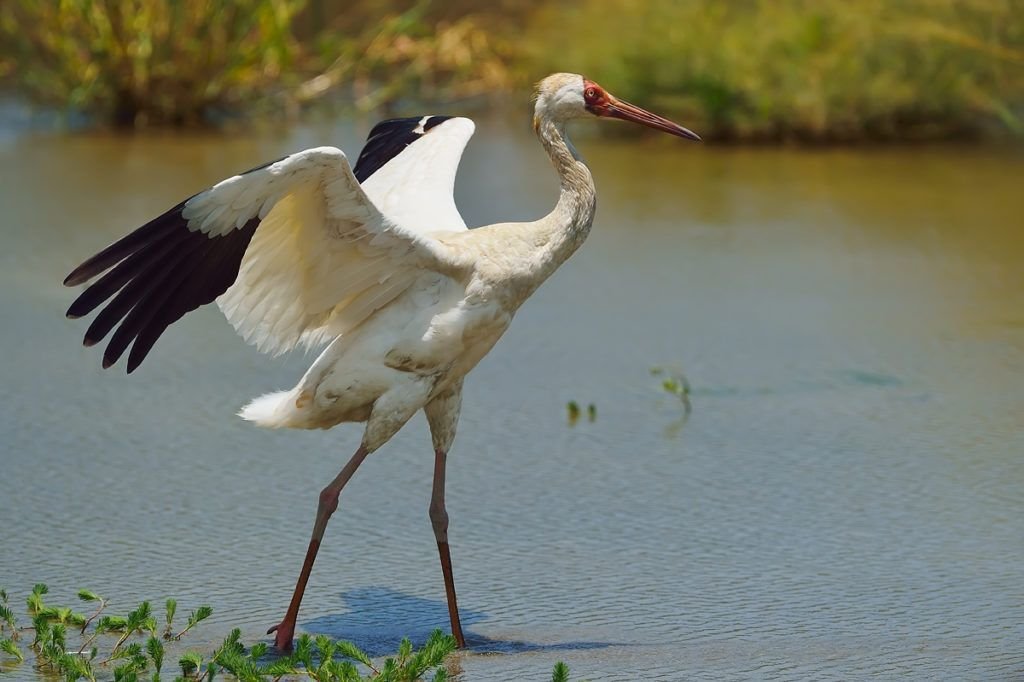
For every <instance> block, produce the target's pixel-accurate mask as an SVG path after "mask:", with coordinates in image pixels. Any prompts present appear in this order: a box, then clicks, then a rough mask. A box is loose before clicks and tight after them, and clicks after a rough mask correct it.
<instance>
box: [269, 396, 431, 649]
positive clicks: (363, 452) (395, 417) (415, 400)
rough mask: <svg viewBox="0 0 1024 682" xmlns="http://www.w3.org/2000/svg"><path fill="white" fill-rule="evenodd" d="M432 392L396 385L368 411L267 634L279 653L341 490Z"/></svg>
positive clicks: (288, 644)
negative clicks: (276, 620) (288, 595)
mask: <svg viewBox="0 0 1024 682" xmlns="http://www.w3.org/2000/svg"><path fill="white" fill-rule="evenodd" d="M432 388H433V381H432V380H430V379H426V378H418V379H414V380H410V381H408V382H404V383H401V384H397V385H395V386H393V387H392V389H391V390H389V391H388V392H387V393H385V394H384V395H382V396H380V397H379V398H377V400H376V401H374V403H373V409H372V410H371V411H370V418H369V419H367V420H366V431H365V432H364V433H363V442H362V444H361V445H360V446H359V449H358V450H356V453H355V454H354V455H352V459H350V460H349V461H348V464H346V465H345V468H343V469H342V470H341V472H340V473H339V474H338V475H337V476H335V477H334V480H333V481H331V482H330V483H328V484H327V487H326V488H324V489H323V490H322V491H321V492H320V501H319V503H318V504H317V509H316V521H315V522H314V523H313V537H311V538H310V540H309V549H307V550H306V559H305V560H304V561H303V562H302V570H301V571H300V572H299V580H298V582H297V583H295V592H294V593H293V594H292V600H291V603H289V604H288V611H287V612H285V614H284V620H282V621H281V622H280V623H278V624H277V625H275V626H274V627H272V628H270V629H269V630H267V634H268V635H269V634H270V633H272V632H276V633H277V634H276V635H275V637H274V646H276V647H277V649H278V650H279V651H291V648H292V637H293V636H294V635H295V620H296V619H297V618H298V616H299V604H300V603H302V593H303V592H305V590H306V582H307V581H308V580H309V574H310V572H312V570H313V562H314V561H315V560H316V553H317V550H319V549H320V541H321V540H323V537H324V531H325V530H326V529H327V521H328V520H329V519H330V518H331V514H333V513H334V511H335V510H336V509H337V508H338V498H339V497H340V496H341V489H342V488H344V487H345V484H346V483H348V481H349V479H350V478H352V475H353V474H355V473H356V469H358V468H359V465H360V464H362V463H363V460H364V459H366V457H367V455H369V454H370V453H371V452H373V451H374V450H376V449H377V448H379V447H380V446H381V445H383V444H384V443H386V442H388V440H389V439H390V438H391V437H392V436H393V435H395V434H396V433H398V430H399V429H401V428H402V427H403V426H405V423H406V422H407V421H409V418H410V417H412V416H413V415H414V414H416V411H417V410H419V409H420V407H421V406H422V405H423V404H424V403H425V402H426V400H427V398H428V397H429V396H430V391H431V389H432Z"/></svg>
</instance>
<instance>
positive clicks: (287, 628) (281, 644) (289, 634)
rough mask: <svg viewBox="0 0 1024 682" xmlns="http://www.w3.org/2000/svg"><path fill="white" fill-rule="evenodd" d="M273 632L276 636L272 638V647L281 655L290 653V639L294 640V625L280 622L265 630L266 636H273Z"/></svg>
mask: <svg viewBox="0 0 1024 682" xmlns="http://www.w3.org/2000/svg"><path fill="white" fill-rule="evenodd" d="M275 632H276V633H277V635H276V636H275V637H274V647H275V648H276V649H277V650H278V651H280V652H281V653H289V652H291V650H292V639H294V636H295V623H289V622H287V621H281V622H280V623H278V624H277V625H275V626H273V627H272V628H270V629H269V630H267V634H268V635H271V634H274V633H275Z"/></svg>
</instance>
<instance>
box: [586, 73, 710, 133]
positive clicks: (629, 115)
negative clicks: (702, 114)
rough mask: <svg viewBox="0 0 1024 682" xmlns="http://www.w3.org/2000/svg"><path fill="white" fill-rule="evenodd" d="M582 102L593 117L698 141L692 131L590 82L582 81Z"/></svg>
mask: <svg viewBox="0 0 1024 682" xmlns="http://www.w3.org/2000/svg"><path fill="white" fill-rule="evenodd" d="M583 102H584V105H585V106H586V108H587V111H589V112H590V113H592V114H594V115H595V116H609V117H611V118H618V119H622V120H623V121H632V122H633V123H639V124H640V125H644V126H647V127H648V128H654V129H655V130H660V131H662V132H664V133H668V134H670V135H675V136H676V137H685V138H686V139H688V140H695V141H698V142H699V141H700V136H699V135H697V133H695V132H693V131H692V130H687V129H686V128H684V127H683V126H681V125H679V124H678V123H673V122H672V121H670V120H668V119H667V118H662V117H661V116H658V115H657V114H652V113H651V112H649V111H647V110H645V109H641V108H640V107H638V106H636V105H635V104H630V103H629V102H624V101H622V100H620V99H616V98H615V97H613V96H612V95H610V94H608V92H607V91H606V90H605V89H604V88H602V87H601V86H600V85H598V84H597V83H595V82H594V81H592V80H590V79H589V78H584V79H583Z"/></svg>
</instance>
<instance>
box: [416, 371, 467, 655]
mask: <svg viewBox="0 0 1024 682" xmlns="http://www.w3.org/2000/svg"><path fill="white" fill-rule="evenodd" d="M461 406H462V382H461V381H460V382H459V383H458V384H456V385H455V386H454V387H453V388H451V389H449V390H448V391H446V392H445V393H443V394H441V395H439V396H438V397H436V398H435V399H434V400H432V401H431V402H429V403H428V404H427V405H426V407H425V408H424V412H426V414H427V422H428V423H429V424H430V435H431V439H432V440H433V441H434V483H433V490H432V493H431V496H430V523H431V525H432V526H433V527H434V537H435V538H436V539H437V552H438V555H439V556H440V557H441V573H442V574H443V575H444V591H445V596H446V597H447V599H448V618H449V619H450V620H451V624H452V636H453V637H455V642H456V644H458V646H459V648H460V649H464V648H465V647H466V638H465V637H463V636H462V623H461V622H460V620H459V606H458V603H457V602H456V599H455V577H454V575H453V574H452V556H451V552H450V551H449V549H448V511H447V510H446V509H445V505H444V473H445V465H446V463H447V459H448V450H449V448H450V447H451V444H452V441H453V440H455V427H456V425H457V424H458V421H459V411H460V408H461Z"/></svg>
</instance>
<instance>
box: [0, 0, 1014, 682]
mask: <svg viewBox="0 0 1024 682" xmlns="http://www.w3.org/2000/svg"><path fill="white" fill-rule="evenodd" d="M555 70H558V71H578V72H582V73H585V74H586V75H587V76H588V77H590V78H593V79H594V80H596V81H598V82H599V83H601V84H602V85H604V86H605V87H607V88H608V90H609V91H611V92H613V93H615V94H617V95H619V96H621V97H622V98H624V99H628V100H631V101H634V102H636V103H638V104H640V105H643V106H645V107H649V108H650V109H652V110H654V111H656V112H658V113H661V114H664V115H667V116H670V117H671V118H673V119H675V120H677V121H679V122H680V123H681V124H683V125H686V126H688V127H690V128H692V129H694V130H696V131H697V132H699V133H700V134H701V135H703V136H704V138H705V140H707V141H708V143H706V144H693V143H687V142H685V141H682V140H679V139H676V138H671V137H667V136H657V135H644V134H641V133H642V131H638V130H637V131H633V128H635V126H627V125H625V124H622V125H618V124H616V123H614V122H610V123H605V124H597V123H593V122H590V121H580V122H578V123H575V124H574V125H573V126H570V133H571V134H572V135H573V138H574V140H575V141H576V143H577V146H578V148H579V150H580V152H581V153H582V154H583V156H584V157H585V158H586V159H587V161H588V163H589V164H590V167H591V169H592V170H593V173H594V177H595V181H596V184H597V188H598V194H599V196H600V201H599V208H598V214H597V218H596V222H595V225H594V229H593V231H592V233H591V235H590V237H589V239H588V241H587V243H586V245H585V246H584V247H583V248H582V249H580V251H579V252H578V253H577V254H576V255H575V256H574V257H573V258H572V260H571V261H569V262H568V263H566V265H565V266H564V267H563V268H562V269H561V270H560V271H559V272H558V273H557V274H556V275H555V276H554V277H552V279H551V280H550V281H549V282H547V283H546V284H545V285H544V286H543V287H541V289H540V290H539V291H538V292H537V293H536V294H535V295H534V296H533V298H532V299H531V300H530V301H529V302H528V303H527V304H526V305H525V306H524V307H523V309H522V310H521V311H520V312H519V313H518V314H517V317H516V321H515V324H513V325H512V327H511V329H510V330H509V332H508V333H507V334H506V336H505V337H504V339H503V340H502V341H501V342H500V343H499V344H498V345H497V347H496V348H495V350H494V351H493V352H492V353H491V354H490V355H489V356H488V357H487V358H486V359H485V360H484V361H483V362H482V363H481V364H480V366H479V367H478V368H477V369H476V370H474V373H473V374H472V375H471V377H470V378H469V379H468V380H467V382H466V389H465V391H466V392H465V402H464V407H463V413H462V418H461V422H460V433H459V437H458V439H457V440H456V442H455V445H454V448H453V451H452V455H451V457H450V465H449V468H448V511H449V514H450V518H451V530H450V536H451V542H452V554H453V560H454V565H455V574H456V576H457V577H456V580H457V582H458V585H459V597H460V605H461V608H462V613H463V624H464V626H465V627H466V630H467V633H466V634H467V638H468V639H469V642H470V644H471V647H472V648H471V650H470V651H469V652H467V653H464V654H460V655H458V656H457V657H456V658H455V663H454V665H455V667H456V669H457V670H456V671H457V672H458V671H461V672H460V676H459V677H457V678H456V679H459V680H465V681H466V682H476V681H478V680H496V681H497V680H500V681H505V680H525V679H538V680H540V679H547V678H548V677H549V675H550V670H551V665H552V663H553V662H554V661H557V660H564V661H566V662H567V663H569V665H570V666H571V668H572V670H573V672H574V676H573V677H574V679H576V678H581V679H588V680H593V681H595V682H596V681H598V680H606V681H611V680H637V679H665V680H678V679H709V680H727V679H752V678H759V679H841V680H855V679H877V678H879V677H882V678H887V679H888V678H893V677H899V678H918V679H977V680H1004V679H1020V678H1021V677H1024V650H1022V648H1021V642H1024V593H1022V588H1021V586H1022V585H1024V581H1022V574H1021V567H1022V566H1024V521H1022V520H1024V458H1022V457H1021V453H1024V236H1022V229H1021V228H1022V225H1024V223H1022V220H1021V213H1022V208H1024V200H1022V182H1024V147H1022V145H1021V140H1022V134H1024V125H1022V120H1024V1H1021V0H900V1H895V0H892V1H889V0H885V1H883V0H856V1H853V0H814V1H812V0H806V1H801V0H786V1H782V0H779V1H768V0H676V1H674V2H671V1H669V0H647V1H645V2H639V1H629V0H562V1H553V0H545V1H540V0H492V1H491V2H488V3H477V2H468V1H462V0H452V1H446V2H441V0H437V1H436V2H433V3H427V2H420V3H398V2H382V1H379V0H377V1H372V2H371V1H369V0H349V1H345V2H342V1H341V0H306V1H305V2H300V1H298V0H239V1H237V2H226V1H217V0H176V1H174V0H105V1H102V0H53V1H52V2H42V1H38V0H2V1H0V207H2V211H0V237H2V238H3V240H4V241H3V248H2V249H0V320H3V322H2V324H0V357H2V359H0V390H2V396H3V400H2V409H0V519H2V520H3V523H4V538H3V541H2V543H0V587H6V588H7V590H8V592H9V593H11V594H12V604H15V603H20V601H16V600H17V599H18V598H16V597H14V596H13V595H24V594H26V593H27V592H28V591H29V590H30V589H31V587H32V585H33V584H34V583H36V582H45V583H48V584H49V586H50V589H51V598H52V601H53V603H69V602H74V601H75V596H74V594H75V590H76V589H78V588H81V587H85V588H89V589H93V590H95V591H97V592H99V593H100V594H104V595H106V596H108V597H111V598H113V599H114V600H115V601H114V603H113V604H112V606H111V610H112V611H113V612H116V613H122V612H124V611H126V610H127V609H128V608H130V607H131V606H134V605H135V604H136V603H138V601H139V600H141V599H151V600H154V601H155V602H158V603H159V602H161V601H162V600H163V598H164V597H169V596H170V597H175V598H177V599H178V601H179V604H180V608H179V610H180V611H182V612H187V611H188V610H189V609H191V608H194V607H195V606H197V605H198V604H202V603H208V604H210V605H211V606H212V607H213V608H214V616H213V617H212V618H211V619H210V620H209V621H208V622H204V623H203V624H202V626H201V627H200V628H197V632H196V635H195V638H194V639H192V640H191V641H190V642H189V643H188V646H189V647H195V648H199V649H202V648H204V647H209V648H212V647H213V646H215V645H216V644H218V643H219V642H220V640H221V639H222V638H223V636H224V635H225V634H226V633H227V632H228V631H229V630H230V629H231V628H233V627H240V628H242V631H243V639H244V640H245V641H247V642H255V641H259V640H261V639H263V640H265V639H266V636H265V634H264V632H265V630H266V628H267V627H268V626H269V625H271V624H272V623H276V622H277V621H278V620H279V619H280V617H281V613H282V610H283V608H284V607H285V605H286V604H287V601H288V598H289V596H290V594H291V588H292V586H293V584H294V580H295V576H296V572H297V570H298V567H299V562H300V559H301V554H302V552H303V551H304V550H305V547H306V542H307V539H308V533H309V527H310V524H311V519H312V516H313V512H314V509H315V506H316V492H317V491H319V490H320V488H321V487H322V486H323V484H324V482H325V481H327V480H329V479H330V478H332V477H333V476H334V475H335V474H336V472H337V471H338V469H339V468H340V466H341V463H342V462H343V461H344V459H345V458H346V457H347V455H348V454H349V453H350V452H352V451H353V450H354V449H355V447H356V445H357V443H358V440H359V436H360V429H359V428H358V427H354V426H350V427H339V428H337V429H333V430H331V431H329V432H286V433H282V432H265V431H261V430H258V429H255V428H252V427H251V426H250V425H248V424H245V423H243V422H242V421H241V420H239V419H237V418H235V417H234V416H233V415H234V412H235V411H236V410H237V409H238V408H239V407H240V406H241V405H243V404H244V403H245V402H247V401H248V400H249V399H250V398H251V397H253V396H255V395H259V394H261V393H265V392H268V391H271V390H275V389H281V388H286V387H289V386H292V385H294V384H295V382H296V381H297V380H298V378H299V377H300V376H301V375H302V373H303V371H304V370H305V369H306V367H307V366H308V364H309V363H310V362H311V359H312V358H311V356H310V355H305V354H302V353H293V354H291V355H289V356H285V357H280V358H270V357H267V356H262V355H260V354H258V353H257V352H256V351H255V350H254V349H253V348H252V347H249V346H247V345H246V344H244V343H243V342H242V341H241V340H240V339H239V338H238V337H237V336H236V335H235V333H234V332H233V330H232V329H231V328H230V327H229V326H228V324H227V323H226V322H225V320H224V319H223V317H222V316H221V315H220V314H219V311H218V310H216V309H215V307H213V306H207V307H205V308H204V309H201V310H198V311H196V312H195V313H192V314H189V315H187V316H186V317H185V318H183V319H182V320H181V321H180V322H178V323H176V324H175V325H173V326H172V327H171V328H170V329H169V330H168V331H167V333H166V334H165V335H164V336H163V337H162V338H161V340H160V342H159V343H158V344H157V345H156V347H155V348H154V349H153V352H152V353H151V354H150V356H149V358H148V359H147V361H146V363H145V364H143V365H142V366H141V367H140V369H139V370H138V372H136V373H134V374H133V375H132V376H130V377H129V376H126V375H125V374H124V373H123V371H122V370H121V369H120V367H119V366H118V367H115V368H113V369H110V370H107V371H104V370H102V369H101V368H100V354H99V353H98V352H97V351H98V350H99V349H97V348H83V347H82V346H81V337H82V334H83V333H84V331H85V329H86V326H87V321H85V320H78V321H69V320H67V319H65V318H64V311H65V309H66V308H67V306H68V305H69V304H70V303H71V301H72V300H73V299H74V298H75V296H76V292H75V291H72V290H68V289H67V288H65V287H63V286H62V285H61V281H62V280H63V278H64V276H65V275H66V274H67V273H68V272H70V271H71V269H72V268H74V267H75V266H76V265H77V264H78V263H80V262H81V261H82V260H83V259H84V258H86V257H87V256H89V255H91V254H93V253H95V252H96V251H98V250H99V249H101V248H102V247H103V246H105V245H106V244H108V243H110V242H112V241H114V240H115V239H117V238H118V237H120V236H122V235H124V234H125V233H127V232H128V231H130V230H131V229H133V228H135V227H136V226H138V225H141V224H143V223H145V222H146V221H147V220H149V219H150V218H152V217H153V216H155V215H158V214H159V213H161V212H163V211H164V210H166V209H167V208H168V207H170V206H173V205H175V204H176V203H178V202H179V201H180V200H181V199H182V198H183V197H187V196H190V195H191V194H193V193H195V192H197V191H199V190H201V189H202V188H204V187H207V186H209V185H210V184H212V183H215V182H217V181H219V180H221V179H222V178H224V177H227V176H229V175H231V174H233V173H235V172H238V171H240V170H243V169H246V168H251V167H253V166H256V165H258V164H261V163H264V162H266V161H268V160H270V159H275V158H280V157H281V156H284V155H286V154H289V153H291V152H294V151H296V150H299V149H303V148H307V147H312V146H317V145H334V146H338V147H340V148H342V149H344V150H345V151H346V152H347V153H348V154H349V155H350V158H351V157H352V156H354V155H355V154H357V153H358V150H359V149H360V147H361V145H362V142H363V141H364V140H365V137H366V135H367V133H368V132H369V130H370V128H371V127H372V125H373V123H374V122H375V121H376V120H379V119H380V118H382V117H385V116H390V115H403V116H412V115H422V114H424V113H438V114H450V115H471V116H472V117H473V118H474V120H475V121H476V123H477V131H476V135H475V137H474V139H473V140H472V141H471V142H470V144H469V146H468V148H467V150H466V153H465V155H464V158H463V161H462V167H461V170H460V173H459V177H458V181H457V184H456V200H457V203H458V205H459V207H460V210H461V211H462V213H463V215H464V217H465V219H466V222H467V223H468V224H469V225H484V224H489V223H493V222H500V221H508V220H532V219H535V218H537V217H538V216H541V215H543V214H545V213H546V212H547V211H549V210H550V209H551V206H552V205H553V204H554V202H555V200H556V199H557V187H558V183H557V180H556V178H555V176H554V173H553V171H552V169H551V167H550V163H549V161H548V159H547V158H546V157H545V155H544V153H543V151H542V150H541V148H540V146H539V145H538V144H537V142H536V139H535V138H534V136H533V133H532V131H531V129H530V106H531V105H530V103H529V94H530V89H531V87H532V83H533V82H535V81H536V80H538V79H539V78H541V77H542V76H544V75H545V74H546V73H548V72H550V71H555ZM631 131H632V133H631ZM633 133H635V134H633ZM655 369H656V371H654V370H655ZM570 403H572V404H576V405H578V406H582V407H583V409H584V410H587V408H589V406H590V405H593V406H594V411H595V417H596V418H594V419H593V420H590V419H589V418H587V417H583V418H579V419H577V420H575V423H573V420H572V419H571V414H570V415H569V416H570V419H567V414H566V412H567V409H566V408H567V405H568V404H570ZM687 404H689V406H690V408H691V409H687V406H686V405H687ZM588 411H589V410H588ZM432 461H433V458H432V456H431V451H430V442H429V439H428V436H427V430H426V425H425V423H424V421H423V419H422V418H421V417H417V418H416V419H414V420H413V422H412V423H410V425H409V426H408V427H406V428H405V429H403V431H402V432H401V433H400V434H398V436H397V437H396V438H395V439H394V440H393V441H392V442H391V443H389V444H388V446H387V447H386V448H383V449H382V450H381V451H380V452H379V453H378V454H375V455H374V456H373V457H371V458H370V459H369V460H367V462H366V463H365V464H364V466H363V468H361V469H360V472H359V475H358V476H357V477H356V479H355V480H354V481H353V483H352V484H351V485H350V486H349V487H348V488H347V489H346V491H345V494H344V496H343V498H342V501H341V507H340V510H339V512H338V514H337V515H336V516H335V517H334V520H333V521H332V526H331V528H330V530H329V531H328V537H327V538H326V540H325V543H324V545H323V547H322V548H321V552H320V559H319V560H318V563H317V567H316V570H315V571H314V572H313V575H312V578H311V581H310V585H309V589H308V590H307V594H306V600H305V602H304V603H303V610H302V613H301V614H300V618H299V628H300V630H302V631H307V632H313V633H325V634H329V635H331V636H333V637H340V638H345V639H351V640H353V641H355V642H356V643H357V644H359V645H360V646H362V647H364V648H366V649H368V650H370V651H371V653H374V654H384V653H389V652H393V651H395V649H396V648H397V646H398V642H399V641H400V639H401V638H402V637H403V636H410V637H411V638H412V639H413V642H414V643H415V644H417V645H419V644H421V643H422V642H423V641H424V640H425V639H426V637H427V634H428V633H429V632H430V631H431V629H433V628H435V627H440V628H447V627H448V623H447V615H446V609H445V596H444V588H443V583H442V580H441V575H440V571H439V570H438V566H437V555H436V548H435V547H434V541H433V534H432V532H431V529H430V523H429V520H428V517H427V506H428V502H429V495H430V485H429V481H430V476H431V473H430V470H431V465H432ZM169 660H172V659H170V658H169ZM0 672H5V673H9V674H10V678H11V679H14V680H21V679H26V680H35V679H37V676H36V673H35V671H34V670H33V668H32V666H31V662H27V663H25V664H23V665H21V666H18V665H16V664H15V663H13V662H12V661H11V660H10V659H6V658H0Z"/></svg>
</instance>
